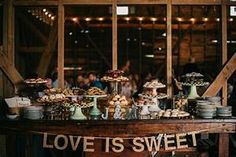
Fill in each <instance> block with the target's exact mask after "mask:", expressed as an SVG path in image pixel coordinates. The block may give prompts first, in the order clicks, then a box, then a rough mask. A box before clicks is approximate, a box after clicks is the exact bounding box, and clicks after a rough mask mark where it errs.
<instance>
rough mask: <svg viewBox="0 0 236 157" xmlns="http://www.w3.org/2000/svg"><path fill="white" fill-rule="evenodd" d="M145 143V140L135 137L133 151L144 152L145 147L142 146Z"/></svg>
mask: <svg viewBox="0 0 236 157" xmlns="http://www.w3.org/2000/svg"><path fill="white" fill-rule="evenodd" d="M142 142H144V140H143V138H140V137H135V138H134V139H133V144H134V146H133V147H132V149H133V151H135V152H142V151H144V145H143V144H142Z"/></svg>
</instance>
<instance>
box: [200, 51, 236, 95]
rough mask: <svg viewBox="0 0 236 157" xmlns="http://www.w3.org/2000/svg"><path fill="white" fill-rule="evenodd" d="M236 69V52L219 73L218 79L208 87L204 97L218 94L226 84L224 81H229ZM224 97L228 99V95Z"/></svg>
mask: <svg viewBox="0 0 236 157" xmlns="http://www.w3.org/2000/svg"><path fill="white" fill-rule="evenodd" d="M235 70H236V53H235V54H234V55H233V56H232V57H231V58H230V60H229V61H228V62H227V63H226V64H225V66H224V68H223V69H222V70H221V72H220V73H219V74H218V76H217V77H216V79H215V80H214V81H213V82H212V84H211V85H210V86H209V87H208V88H207V90H206V91H205V93H204V94H203V97H206V96H216V94H217V93H218V92H219V91H220V89H221V88H222V87H223V86H224V83H225V82H227V80H228V79H229V78H230V76H231V75H232V74H233V73H234V71H235ZM223 99H227V97H223Z"/></svg>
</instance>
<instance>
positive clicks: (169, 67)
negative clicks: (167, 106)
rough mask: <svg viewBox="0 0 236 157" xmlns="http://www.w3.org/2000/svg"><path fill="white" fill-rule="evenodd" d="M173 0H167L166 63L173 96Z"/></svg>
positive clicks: (169, 88) (168, 92) (167, 76)
mask: <svg viewBox="0 0 236 157" xmlns="http://www.w3.org/2000/svg"><path fill="white" fill-rule="evenodd" d="M171 2H172V1H171V0H168V1H167V55H166V59H167V64H166V66H167V67H166V70H167V71H166V79H167V95H168V96H169V97H171V96H172V30H171V29H172V28H171V25H172V23H171V20H172V17H171V16H172V4H171Z"/></svg>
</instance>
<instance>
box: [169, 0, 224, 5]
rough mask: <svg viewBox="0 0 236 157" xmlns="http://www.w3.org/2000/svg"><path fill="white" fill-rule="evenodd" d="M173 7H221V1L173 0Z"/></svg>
mask: <svg viewBox="0 0 236 157" xmlns="http://www.w3.org/2000/svg"><path fill="white" fill-rule="evenodd" d="M172 4H173V5H219V4H221V0H172Z"/></svg>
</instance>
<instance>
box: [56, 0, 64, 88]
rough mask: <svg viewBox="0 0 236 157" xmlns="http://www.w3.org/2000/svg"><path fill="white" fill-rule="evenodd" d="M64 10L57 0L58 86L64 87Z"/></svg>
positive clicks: (60, 0)
mask: <svg viewBox="0 0 236 157" xmlns="http://www.w3.org/2000/svg"><path fill="white" fill-rule="evenodd" d="M64 18H65V12H64V6H63V4H62V0H59V5H58V44H57V45H58V55H57V67H58V87H59V88H64V22H65V20H64Z"/></svg>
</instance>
